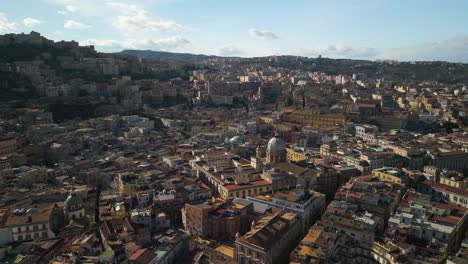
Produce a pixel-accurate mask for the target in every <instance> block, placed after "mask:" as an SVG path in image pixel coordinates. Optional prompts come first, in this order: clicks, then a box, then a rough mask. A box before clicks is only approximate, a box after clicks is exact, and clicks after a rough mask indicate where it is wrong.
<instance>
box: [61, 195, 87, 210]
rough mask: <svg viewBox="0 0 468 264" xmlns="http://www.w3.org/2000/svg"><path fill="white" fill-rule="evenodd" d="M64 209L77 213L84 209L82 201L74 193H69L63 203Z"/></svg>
mask: <svg viewBox="0 0 468 264" xmlns="http://www.w3.org/2000/svg"><path fill="white" fill-rule="evenodd" d="M64 207H65V209H66V210H68V211H77V210H80V209H82V208H83V207H84V204H83V200H81V197H80V196H78V195H77V194H76V193H75V192H73V191H72V192H70V195H69V196H68V197H67V199H66V200H65V203H64Z"/></svg>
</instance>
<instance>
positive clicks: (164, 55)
mask: <svg viewBox="0 0 468 264" xmlns="http://www.w3.org/2000/svg"><path fill="white" fill-rule="evenodd" d="M119 53H120V54H126V55H133V56H137V57H139V58H143V59H151V60H163V61H167V60H172V61H202V60H206V59H215V58H220V57H218V56H214V55H203V54H191V53H176V52H167V51H152V50H123V51H121V52H119Z"/></svg>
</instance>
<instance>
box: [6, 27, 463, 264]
mask: <svg viewBox="0 0 468 264" xmlns="http://www.w3.org/2000/svg"><path fill="white" fill-rule="evenodd" d="M0 54H1V57H0V98H1V100H0V101H1V102H0V109H1V111H0V136H1V137H0V262H1V263H21V264H23V263H69V264H74V263H130V264H147V263H148V264H149V263H151V264H155V263H243V264H249V263H252V264H254V263H267V264H274V263H295V264H302V263H384V264H390V263H457V264H458V263H467V259H468V232H467V227H468V178H467V177H468V134H467V129H468V118H467V115H468V90H467V88H466V84H467V83H468V64H463V63H449V62H440V61H419V62H399V61H395V60H378V61H368V60H351V59H330V58H325V57H322V56H317V57H313V58H312V57H302V56H267V57H254V58H241V57H221V56H202V55H192V54H177V53H161V52H159V53H158V52H150V51H137V50H124V51H122V52H118V53H103V52H97V51H96V50H95V47H94V46H91V45H80V44H79V43H78V42H76V41H67V40H64V41H54V40H50V39H47V38H45V37H43V36H42V35H41V34H40V33H38V32H34V31H32V32H31V33H21V34H4V35H1V36H0ZM155 57H156V58H155Z"/></svg>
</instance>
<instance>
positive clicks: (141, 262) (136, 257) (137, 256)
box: [128, 248, 156, 264]
mask: <svg viewBox="0 0 468 264" xmlns="http://www.w3.org/2000/svg"><path fill="white" fill-rule="evenodd" d="M155 258H156V254H155V253H154V252H153V251H151V250H149V249H147V248H143V249H139V250H138V251H137V252H135V253H134V254H133V255H131V256H130V257H129V258H128V260H130V261H132V262H134V263H138V264H148V263H151V262H152V261H153V260H154V259H155Z"/></svg>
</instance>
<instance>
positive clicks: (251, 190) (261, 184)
mask: <svg viewBox="0 0 468 264" xmlns="http://www.w3.org/2000/svg"><path fill="white" fill-rule="evenodd" d="M271 191H272V186H271V183H270V182H269V181H267V180H258V181H251V182H249V183H243V184H228V185H223V186H221V188H220V191H219V196H220V197H221V198H222V199H228V198H232V197H237V198H244V199H245V198H247V196H255V195H259V194H265V193H269V192H271Z"/></svg>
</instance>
